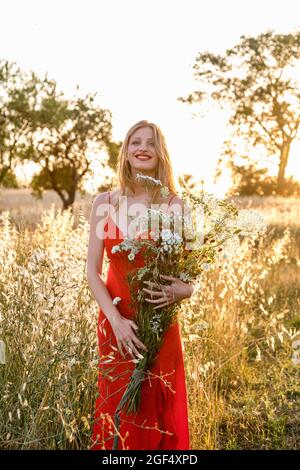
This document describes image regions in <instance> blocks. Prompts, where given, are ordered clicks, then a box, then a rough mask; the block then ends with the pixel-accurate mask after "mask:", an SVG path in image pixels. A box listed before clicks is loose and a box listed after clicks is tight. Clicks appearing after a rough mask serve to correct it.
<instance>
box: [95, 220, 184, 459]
mask: <svg viewBox="0 0 300 470" xmlns="http://www.w3.org/2000/svg"><path fill="white" fill-rule="evenodd" d="M105 231H106V238H105V239H104V249H105V251H106V254H107V257H108V259H109V268H108V273H107V279H106V287H107V289H108V291H109V293H110V295H111V298H112V299H114V298H115V297H120V298H121V301H120V302H119V303H118V304H117V308H118V310H119V312H120V313H121V315H123V316H124V317H126V318H130V319H133V317H134V309H133V308H132V307H131V306H130V302H131V296H130V291H129V285H128V281H127V279H126V276H127V273H128V270H131V269H132V268H133V267H142V266H144V265H145V262H144V259H143V257H142V255H141V254H140V253H139V254H137V255H136V256H135V259H134V261H129V260H128V252H125V251H123V252H115V253H112V248H113V246H114V245H117V244H118V243H120V242H121V241H122V240H124V237H123V236H122V233H121V230H120V229H119V228H118V227H117V226H116V225H115V223H114V221H113V220H112V218H111V217H110V216H109V217H108V221H107V223H106V225H105ZM134 331H135V330H134ZM97 335H98V350H99V357H100V360H99V375H98V395H97V397H96V401H95V413H94V423H93V432H92V444H91V446H90V450H110V449H112V447H113V434H114V425H113V423H114V413H115V411H116V408H117V406H118V404H119V402H120V400H121V398H122V396H123V394H124V392H125V390H126V387H127V385H128V383H129V381H130V377H131V375H132V372H133V370H134V368H135V364H134V363H133V362H132V357H131V356H130V354H129V353H127V354H126V356H125V358H123V357H122V356H121V354H120V353H119V350H118V348H117V343H116V338H115V335H114V333H113V330H112V328H111V325H110V323H109V321H108V320H107V318H106V316H105V314H104V312H103V311H102V310H101V308H100V309H99V316H98V329H97ZM136 335H137V336H138V333H136ZM138 350H139V352H140V353H141V354H143V350H142V349H140V348H138ZM109 356H110V357H109ZM119 433H120V437H119V441H118V450H132V449H134V450H161V449H166V450H177V449H178V450H189V449H190V442H189V425H188V404H187V390H186V382H185V370H184V362H183V353H182V343H181V336H180V325H179V323H178V322H176V323H174V324H173V325H171V326H170V327H169V329H168V330H167V331H166V333H165V336H164V340H163V343H162V346H161V348H160V350H159V353H158V355H157V358H156V361H155V362H154V363H153V364H152V365H151V367H150V369H149V374H147V378H146V379H144V381H143V382H142V385H141V402H140V408H139V411H138V412H136V413H131V414H130V415H128V416H127V415H126V414H125V412H121V413H120V427H119Z"/></svg>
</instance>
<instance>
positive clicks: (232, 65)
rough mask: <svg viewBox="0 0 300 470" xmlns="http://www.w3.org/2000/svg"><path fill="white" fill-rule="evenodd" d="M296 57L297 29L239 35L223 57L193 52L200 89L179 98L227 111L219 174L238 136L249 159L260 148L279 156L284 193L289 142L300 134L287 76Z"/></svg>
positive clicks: (296, 96)
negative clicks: (210, 103) (226, 135)
mask: <svg viewBox="0 0 300 470" xmlns="http://www.w3.org/2000/svg"><path fill="white" fill-rule="evenodd" d="M299 57H300V31H298V32H296V33H294V34H276V33H275V32H274V31H267V32H266V33H262V34H260V35H258V36H257V37H247V36H242V37H241V40H240V42H239V43H238V44H237V45H236V46H234V47H233V48H231V49H227V50H226V51H225V53H224V55H223V56H221V55H216V54H213V53H209V52H204V53H200V54H199V55H198V56H197V60H196V63H195V64H194V67H193V68H194V70H195V74H194V75H195V78H196V80H198V81H199V83H200V89H199V90H197V91H194V92H193V93H192V94H190V95H189V96H188V97H187V98H182V97H179V98H178V100H179V101H182V102H185V103H188V104H193V103H202V102H203V101H205V100H206V101H207V100H210V101H216V102H218V104H219V105H220V106H221V107H226V108H227V109H228V107H229V109H230V110H231V116H230V118H229V122H228V124H229V128H230V129H231V135H230V138H228V139H227V140H226V141H225V143H224V147H223V150H222V155H221V158H220V160H219V162H218V165H219V170H218V175H220V165H221V163H222V161H224V160H225V161H226V162H229V163H230V162H232V161H234V160H235V159H236V157H238V156H240V153H241V149H240V146H239V147H238V148H235V145H234V142H235V141H236V140H237V139H240V140H241V141H242V142H243V144H244V146H245V149H246V153H247V155H248V158H249V160H252V159H253V157H254V155H253V153H254V151H258V150H260V151H261V153H263V154H264V155H266V157H267V158H278V159H279V166H278V176H277V192H278V193H280V194H281V193H282V191H283V190H284V179H285V171H286V167H287V163H288V159H289V154H290V147H291V144H292V142H293V141H294V140H295V139H297V138H298V136H299V125H300V114H299V109H300V88H299V84H298V83H297V82H296V81H295V80H293V79H292V78H289V76H288V72H289V70H288V69H289V68H290V67H294V66H295V65H297V63H299ZM239 143H240V142H239ZM259 159H261V156H260V157H259Z"/></svg>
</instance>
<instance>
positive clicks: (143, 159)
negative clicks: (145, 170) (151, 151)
mask: <svg viewBox="0 0 300 470" xmlns="http://www.w3.org/2000/svg"><path fill="white" fill-rule="evenodd" d="M136 158H138V159H139V160H141V161H146V160H150V158H151V157H149V156H148V155H136Z"/></svg>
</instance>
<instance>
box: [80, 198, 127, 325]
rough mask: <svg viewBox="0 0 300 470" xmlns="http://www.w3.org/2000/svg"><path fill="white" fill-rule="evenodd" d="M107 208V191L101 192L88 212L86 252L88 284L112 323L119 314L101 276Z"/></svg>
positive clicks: (118, 317)
mask: <svg viewBox="0 0 300 470" xmlns="http://www.w3.org/2000/svg"><path fill="white" fill-rule="evenodd" d="M105 206H107V208H108V193H107V192H105V193H101V194H99V195H98V196H96V198H95V199H94V201H93V205H92V209H91V213H90V232H89V242H88V252H87V279H88V285H89V288H90V290H91V292H92V293H93V296H94V297H95V299H96V301H97V303H98V305H99V307H100V308H101V309H102V310H103V312H104V314H105V316H106V317H107V319H108V321H109V322H110V323H111V324H112V323H114V322H115V320H116V319H120V317H121V314H120V312H119V310H118V309H117V307H116V306H115V305H114V304H113V303H112V299H111V296H110V294H109V292H108V289H107V287H106V285H105V283H104V281H103V280H102V278H101V274H102V266H103V256H104V226H105V222H106V216H105V215H104V214H105V212H106V210H105V209H106V207H105Z"/></svg>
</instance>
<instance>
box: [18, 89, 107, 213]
mask: <svg viewBox="0 0 300 470" xmlns="http://www.w3.org/2000/svg"><path fill="white" fill-rule="evenodd" d="M94 98H95V95H92V94H88V95H87V96H86V97H85V98H80V97H75V98H73V99H72V100H67V99H65V98H64V96H63V93H58V92H57V91H56V83H55V81H51V82H49V90H48V93H47V96H45V97H44V98H43V99H42V101H41V104H40V109H39V110H38V111H37V112H36V115H35V120H36V122H37V128H36V130H35V132H34V133H33V134H32V136H31V145H30V147H28V154H27V158H28V159H30V160H33V161H34V162H37V163H39V164H40V165H41V171H40V172H39V173H38V174H37V175H35V176H34V178H33V179H32V182H31V187H32V189H33V193H34V194H35V195H36V196H37V197H41V196H42V194H43V192H44V191H45V190H46V189H52V190H54V191H55V192H56V193H57V194H58V196H59V197H60V199H61V201H62V203H63V209H67V208H68V207H70V206H71V207H72V205H73V203H74V200H75V196H76V191H77V190H80V191H81V192H84V189H83V181H84V177H87V176H92V172H91V169H90V166H91V161H92V158H93V156H94V155H95V154H96V153H98V152H100V151H101V150H103V149H105V150H106V151H107V149H108V152H109V155H110V158H112V155H113V152H114V151H115V146H114V145H113V143H112V141H111V128H112V125H111V113H110V111H109V110H106V109H101V108H99V107H98V106H97V105H95V103H94Z"/></svg>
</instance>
